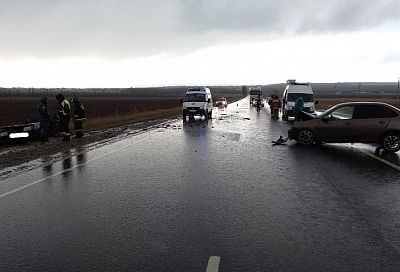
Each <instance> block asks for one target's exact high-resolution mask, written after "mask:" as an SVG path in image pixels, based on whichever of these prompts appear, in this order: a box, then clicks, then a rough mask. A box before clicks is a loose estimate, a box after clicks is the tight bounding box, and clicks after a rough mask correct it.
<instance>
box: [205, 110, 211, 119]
mask: <svg viewBox="0 0 400 272" xmlns="http://www.w3.org/2000/svg"><path fill="white" fill-rule="evenodd" d="M209 116H210V114H209V113H208V110H207V111H206V112H205V113H204V119H205V120H208V117H209Z"/></svg>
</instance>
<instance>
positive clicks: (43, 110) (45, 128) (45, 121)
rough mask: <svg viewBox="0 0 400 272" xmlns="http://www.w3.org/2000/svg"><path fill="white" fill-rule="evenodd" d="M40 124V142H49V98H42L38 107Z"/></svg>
mask: <svg viewBox="0 0 400 272" xmlns="http://www.w3.org/2000/svg"><path fill="white" fill-rule="evenodd" d="M38 113H39V122H40V140H41V141H42V142H47V141H48V139H49V128H50V111H49V105H48V103H47V97H42V99H41V100H40V104H39V106H38Z"/></svg>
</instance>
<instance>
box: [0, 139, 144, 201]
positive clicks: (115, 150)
mask: <svg viewBox="0 0 400 272" xmlns="http://www.w3.org/2000/svg"><path fill="white" fill-rule="evenodd" d="M144 140H147V138H144V139H141V140H138V141H135V143H138V142H141V141H144ZM132 145H133V143H130V144H127V145H124V146H122V147H120V148H117V149H114V150H112V151H110V152H107V153H104V154H101V155H100V156H97V157H95V158H93V159H90V160H88V161H86V162H84V163H81V164H77V165H74V166H73V167H71V168H68V169H65V170H63V171H60V172H57V173H55V174H53V175H51V176H48V177H45V178H41V179H39V180H36V181H33V182H31V183H28V184H25V185H23V186H21V187H18V188H16V189H14V190H11V191H8V192H6V193H4V194H1V195H0V199H2V198H4V197H6V196H9V195H13V194H15V193H17V192H19V191H22V190H25V189H27V188H29V187H32V186H34V185H36V184H38V183H40V182H43V181H45V180H47V179H50V178H53V177H56V176H58V175H61V174H63V173H66V172H69V171H72V170H74V169H75V168H77V167H79V166H81V165H85V164H86V165H87V164H89V163H91V162H93V161H96V160H98V159H101V158H103V157H105V156H108V155H111V154H113V153H115V152H118V151H120V150H122V149H125V148H127V147H129V146H132Z"/></svg>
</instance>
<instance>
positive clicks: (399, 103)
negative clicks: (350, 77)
mask: <svg viewBox="0 0 400 272" xmlns="http://www.w3.org/2000/svg"><path fill="white" fill-rule="evenodd" d="M316 100H318V102H319V103H318V105H317V109H319V110H325V109H328V108H330V107H332V106H335V105H337V104H340V103H345V102H384V103H387V104H390V105H393V106H395V107H397V108H400V99H396V98H379V97H375V98H374V97H334V98H333V97H317V98H316Z"/></svg>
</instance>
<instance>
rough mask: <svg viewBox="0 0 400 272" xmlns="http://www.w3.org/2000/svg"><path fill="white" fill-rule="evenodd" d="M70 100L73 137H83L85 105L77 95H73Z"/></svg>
mask: <svg viewBox="0 0 400 272" xmlns="http://www.w3.org/2000/svg"><path fill="white" fill-rule="evenodd" d="M72 102H73V103H74V115H73V120H74V126H75V137H76V138H82V137H83V129H82V128H83V122H85V121H86V115H85V107H84V106H83V105H82V103H81V102H80V101H79V99H78V98H77V97H75V98H74V99H73V100H72Z"/></svg>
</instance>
